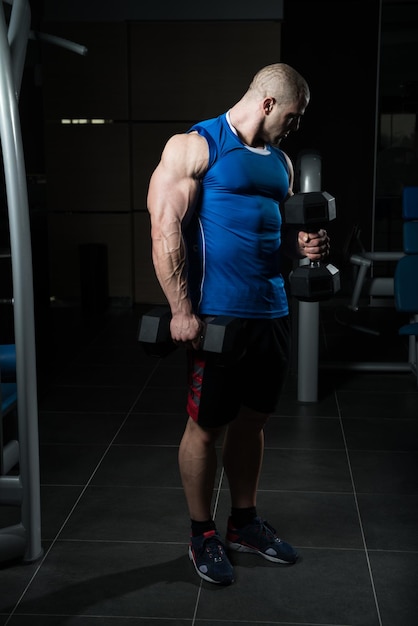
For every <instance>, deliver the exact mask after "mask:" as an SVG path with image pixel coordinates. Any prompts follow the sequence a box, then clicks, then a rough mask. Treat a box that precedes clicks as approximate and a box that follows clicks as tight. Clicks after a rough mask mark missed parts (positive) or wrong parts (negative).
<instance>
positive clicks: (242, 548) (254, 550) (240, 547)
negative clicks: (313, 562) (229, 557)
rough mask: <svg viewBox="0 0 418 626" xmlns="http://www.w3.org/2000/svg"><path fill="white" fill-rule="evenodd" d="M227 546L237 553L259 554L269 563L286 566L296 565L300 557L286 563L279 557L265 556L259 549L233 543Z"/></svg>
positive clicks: (227, 543) (228, 543) (230, 542)
mask: <svg viewBox="0 0 418 626" xmlns="http://www.w3.org/2000/svg"><path fill="white" fill-rule="evenodd" d="M225 545H226V547H227V548H229V549H230V550H235V551H236V552H248V553H251V554H259V555H260V556H262V557H263V558H264V559H267V561H271V562H272V563H283V564H284V565H293V564H294V563H296V561H297V559H298V557H297V556H296V557H295V559H294V560H292V561H285V560H284V559H280V558H279V557H277V556H271V555H270V554H265V553H264V552H261V550H257V548H251V547H250V546H245V545H244V544H242V543H234V542H232V541H226V542H225Z"/></svg>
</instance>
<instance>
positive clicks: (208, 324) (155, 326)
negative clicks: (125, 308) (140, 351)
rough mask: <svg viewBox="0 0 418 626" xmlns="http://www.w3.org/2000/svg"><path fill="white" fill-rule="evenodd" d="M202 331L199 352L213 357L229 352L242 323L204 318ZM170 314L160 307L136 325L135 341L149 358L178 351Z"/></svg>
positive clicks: (145, 315) (224, 319)
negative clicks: (172, 337)
mask: <svg viewBox="0 0 418 626" xmlns="http://www.w3.org/2000/svg"><path fill="white" fill-rule="evenodd" d="M203 321H204V322H205V330H204V334H203V339H202V345H201V349H202V350H204V351H205V352H214V353H216V354H226V353H231V352H232V351H233V350H234V347H235V345H236V338H237V335H238V332H239V330H240V328H241V327H242V324H241V321H240V320H239V319H238V318H236V317H230V316H228V315H217V316H208V317H205V318H204V320H203ZM170 322H171V311H170V309H169V307H167V306H159V307H155V308H153V309H151V310H150V311H148V313H145V314H144V315H143V316H142V318H141V322H140V325H139V331H138V341H139V343H140V344H141V345H142V347H143V348H144V350H145V352H146V353H147V354H148V355H149V356H157V357H164V356H167V355H168V354H170V352H172V351H173V350H175V349H176V348H177V344H175V343H174V341H173V340H172V339H171V333H170Z"/></svg>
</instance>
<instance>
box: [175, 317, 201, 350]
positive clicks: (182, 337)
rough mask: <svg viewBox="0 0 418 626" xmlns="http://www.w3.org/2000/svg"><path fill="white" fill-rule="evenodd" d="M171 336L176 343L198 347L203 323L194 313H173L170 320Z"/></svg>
mask: <svg viewBox="0 0 418 626" xmlns="http://www.w3.org/2000/svg"><path fill="white" fill-rule="evenodd" d="M170 331H171V338H172V340H173V341H174V342H175V343H177V344H185V345H189V346H190V345H191V346H192V347H193V348H194V349H195V350H198V349H199V348H200V345H201V343H202V338H203V332H204V323H203V322H202V320H201V319H200V318H199V317H197V315H195V314H194V313H175V314H174V315H173V316H172V318H171V322H170Z"/></svg>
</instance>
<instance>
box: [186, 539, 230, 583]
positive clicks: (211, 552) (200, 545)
mask: <svg viewBox="0 0 418 626" xmlns="http://www.w3.org/2000/svg"><path fill="white" fill-rule="evenodd" d="M189 557H190V560H191V561H192V562H193V565H194V566H195V570H196V572H197V573H198V574H199V576H200V577H201V578H203V579H204V580H207V581H208V582H210V583H216V584H218V585H230V584H231V583H233V582H234V569H233V567H232V565H231V563H230V562H229V559H228V557H227V556H226V554H225V548H224V546H223V544H222V541H221V537H220V535H219V533H218V532H217V531H216V530H209V531H208V532H206V533H203V535H199V536H198V537H191V538H190V545H189Z"/></svg>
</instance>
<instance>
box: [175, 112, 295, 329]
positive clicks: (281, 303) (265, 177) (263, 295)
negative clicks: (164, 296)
mask: <svg viewBox="0 0 418 626" xmlns="http://www.w3.org/2000/svg"><path fill="white" fill-rule="evenodd" d="M192 130H195V131H197V132H198V133H199V134H200V135H202V136H203V137H205V138H206V140H207V142H208V146H209V167H208V170H207V172H206V174H205V175H204V177H203V179H202V184H201V191H200V195H199V198H198V202H197V206H196V210H195V211H194V213H193V216H192V218H191V220H190V222H189V223H188V224H187V226H186V227H185V229H184V235H185V240H186V244H187V249H188V262H189V267H188V277H189V289H190V297H191V299H192V302H193V306H194V309H195V311H196V312H197V313H199V314H201V315H232V316H235V317H242V318H275V317H282V316H284V315H287V314H288V302H287V297H286V292H285V289H284V280H283V277H282V275H281V271H280V241H281V239H280V229H281V223H282V220H281V214H280V210H279V204H280V202H281V201H282V200H284V198H285V197H286V195H287V192H288V189H289V172H288V167H287V163H286V159H285V156H284V154H283V152H282V151H281V150H279V149H278V148H275V147H273V146H270V145H268V146H266V147H265V149H264V150H255V149H252V148H249V147H248V146H246V145H245V144H244V143H243V142H242V141H241V140H240V139H239V137H238V136H237V135H236V134H235V133H234V132H233V130H232V129H231V127H230V126H229V124H228V121H227V118H226V114H223V115H220V116H219V117H217V118H214V119H210V120H206V121H204V122H200V123H199V124H196V125H194V126H193V127H192V128H191V129H190V131H192Z"/></svg>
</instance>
